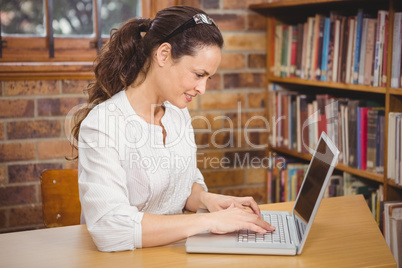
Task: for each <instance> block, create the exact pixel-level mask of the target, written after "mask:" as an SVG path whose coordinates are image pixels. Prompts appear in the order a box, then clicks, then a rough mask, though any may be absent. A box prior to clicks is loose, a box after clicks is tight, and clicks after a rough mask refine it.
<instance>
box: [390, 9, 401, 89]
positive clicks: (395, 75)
mask: <svg viewBox="0 0 402 268" xmlns="http://www.w3.org/2000/svg"><path fill="white" fill-rule="evenodd" d="M392 42H393V43H392V66H391V70H392V73H391V87H393V88H398V87H400V78H401V77H400V76H401V50H402V49H401V46H402V12H395V14H394V29H393V37H392Z"/></svg>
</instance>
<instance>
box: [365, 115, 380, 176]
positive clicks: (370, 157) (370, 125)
mask: <svg viewBox="0 0 402 268" xmlns="http://www.w3.org/2000/svg"><path fill="white" fill-rule="evenodd" d="M382 109H383V108H382ZM379 113H380V110H379V109H375V108H373V109H372V110H370V111H368V117H367V118H368V119H367V161H366V162H367V170H368V171H371V172H376V171H377V150H380V148H379V144H378V145H377V135H380V132H377V129H378V128H379V127H380V126H379V119H378V117H379ZM378 139H379V137H378Z"/></svg>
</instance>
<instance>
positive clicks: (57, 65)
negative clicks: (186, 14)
mask: <svg viewBox="0 0 402 268" xmlns="http://www.w3.org/2000/svg"><path fill="white" fill-rule="evenodd" d="M141 1H142V2H141V12H142V17H153V16H154V15H155V14H156V12H155V10H154V9H153V7H155V6H156V2H157V1H158V0H151V1H149V0H141ZM44 2H45V23H46V29H47V31H46V32H47V34H46V36H45V37H36V36H33V37H29V36H2V37H1V42H2V46H3V47H2V57H1V58H0V80H20V79H30V78H56V79H57V78H60V79H63V78H74V77H75V78H82V79H90V78H92V77H93V61H94V59H95V58H96V56H97V53H98V49H97V40H98V18H97V14H98V12H97V4H98V0H93V7H94V18H93V20H94V26H95V36H91V37H80V38H77V37H59V36H54V37H53V39H54V57H53V58H51V57H50V56H49V40H50V38H49V36H48V33H49V19H48V10H47V7H48V0H44ZM173 2H176V1H166V5H169V4H176V3H173ZM158 6H160V4H159V5H158ZM99 34H101V33H99ZM107 40H108V38H102V44H104V43H105V42H107Z"/></svg>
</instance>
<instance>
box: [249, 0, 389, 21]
mask: <svg viewBox="0 0 402 268" xmlns="http://www.w3.org/2000/svg"><path fill="white" fill-rule="evenodd" d="M361 6H366V7H369V8H373V7H376V8H377V9H380V8H382V9H383V8H388V1H384V0H291V1H280V2H274V3H261V4H251V5H250V6H249V8H250V9H251V10H253V11H255V12H258V13H260V14H262V15H265V16H279V17H281V16H282V17H283V16H285V17H286V15H287V16H289V14H292V16H293V15H301V14H300V13H302V14H303V15H304V16H306V14H307V15H311V14H312V13H316V12H324V11H329V10H333V9H337V10H343V11H344V10H345V9H346V8H345V7H347V8H350V9H356V8H358V7H361Z"/></svg>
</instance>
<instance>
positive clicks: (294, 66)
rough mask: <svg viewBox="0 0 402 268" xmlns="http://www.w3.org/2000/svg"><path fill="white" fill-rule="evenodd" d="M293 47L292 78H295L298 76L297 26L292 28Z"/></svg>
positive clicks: (291, 57) (291, 59)
mask: <svg viewBox="0 0 402 268" xmlns="http://www.w3.org/2000/svg"><path fill="white" fill-rule="evenodd" d="M290 29H291V31H292V45H291V46H292V47H291V53H290V54H291V56H290V77H295V75H296V56H297V32H298V31H297V26H292V27H291V28H290Z"/></svg>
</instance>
